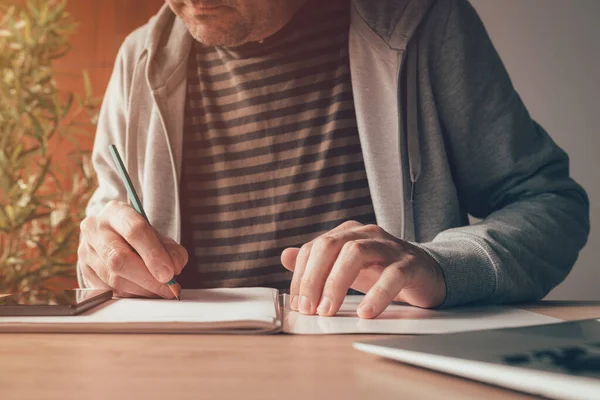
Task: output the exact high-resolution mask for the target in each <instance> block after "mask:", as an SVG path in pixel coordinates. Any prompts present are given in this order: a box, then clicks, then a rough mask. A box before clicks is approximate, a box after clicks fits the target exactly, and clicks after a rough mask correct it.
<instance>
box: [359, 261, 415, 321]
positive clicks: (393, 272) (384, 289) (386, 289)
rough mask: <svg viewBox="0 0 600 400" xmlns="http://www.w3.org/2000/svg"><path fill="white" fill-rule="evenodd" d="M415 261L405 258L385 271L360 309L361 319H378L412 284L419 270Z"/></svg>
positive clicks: (368, 293)
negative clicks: (401, 292)
mask: <svg viewBox="0 0 600 400" xmlns="http://www.w3.org/2000/svg"><path fill="white" fill-rule="evenodd" d="M413 261H414V258H413V257H403V258H402V259H401V260H400V261H398V262H396V263H394V264H391V265H389V266H388V267H386V268H385V269H384V270H383V272H382V273H381V276H380V277H379V279H378V280H377V282H376V283H375V284H374V285H373V287H371V289H370V290H369V291H368V292H367V294H366V296H365V298H364V299H363V301H362V302H361V304H360V306H359V307H358V310H357V314H358V316H359V317H360V318H375V317H377V316H378V315H379V314H381V313H382V312H383V311H384V310H385V309H386V308H387V306H389V305H390V303H391V302H392V300H394V298H396V297H397V296H398V294H399V293H400V291H401V290H402V289H403V288H404V287H406V286H410V285H411V284H412V281H413V279H414V276H415V271H416V268H417V267H416V264H415V263H414V262H413Z"/></svg>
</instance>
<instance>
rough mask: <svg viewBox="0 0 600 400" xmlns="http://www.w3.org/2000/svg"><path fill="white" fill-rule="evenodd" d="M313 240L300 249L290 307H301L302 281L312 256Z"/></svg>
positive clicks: (295, 308)
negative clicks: (309, 258)
mask: <svg viewBox="0 0 600 400" xmlns="http://www.w3.org/2000/svg"><path fill="white" fill-rule="evenodd" d="M311 247H312V242H309V243H307V244H305V245H304V246H302V247H301V248H300V250H299V251H298V256H297V257H296V264H295V265H294V275H293V276H292V283H291V285H290V307H291V309H292V310H296V311H297V310H298V307H299V303H300V302H299V293H300V282H301V280H302V276H303V274H304V270H305V269H306V262H307V261H308V257H309V256H310V251H311Z"/></svg>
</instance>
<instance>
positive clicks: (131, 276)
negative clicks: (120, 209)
mask: <svg viewBox="0 0 600 400" xmlns="http://www.w3.org/2000/svg"><path fill="white" fill-rule="evenodd" d="M89 233H91V234H90V235H88V236H87V237H86V241H85V242H84V243H82V244H81V245H80V247H82V251H81V252H80V258H81V259H82V261H83V262H84V263H85V264H86V265H87V266H89V267H90V268H91V269H92V270H93V271H94V273H95V275H96V276H97V277H98V278H100V279H101V280H102V281H103V282H104V283H105V284H107V285H108V286H109V287H111V288H113V289H114V290H115V291H116V292H118V293H131V294H134V295H139V296H145V297H156V296H157V295H158V296H162V297H165V298H169V299H170V298H173V297H174V295H173V293H171V291H170V289H169V288H168V286H167V285H166V284H164V283H161V282H158V281H157V280H156V279H155V278H154V277H153V276H152V274H150V272H149V271H148V269H147V268H146V266H145V264H144V262H143V261H142V259H141V258H140V257H139V255H137V254H136V253H135V252H134V251H133V250H132V249H131V247H130V246H129V245H128V244H127V243H125V242H124V240H123V239H122V238H121V237H120V236H119V235H118V234H117V233H115V232H113V231H112V230H109V229H104V230H102V232H94V231H93V230H92V231H91V232H89ZM94 233H95V234H94ZM86 246H87V247H86ZM92 279H93V278H92ZM140 288H141V289H142V290H140Z"/></svg>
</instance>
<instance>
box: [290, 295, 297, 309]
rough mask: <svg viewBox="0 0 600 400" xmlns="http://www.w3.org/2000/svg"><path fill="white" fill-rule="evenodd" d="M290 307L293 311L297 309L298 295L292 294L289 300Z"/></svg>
mask: <svg viewBox="0 0 600 400" xmlns="http://www.w3.org/2000/svg"><path fill="white" fill-rule="evenodd" d="M290 308H291V309H292V310H294V311H298V296H296V295H293V296H292V300H291V301H290Z"/></svg>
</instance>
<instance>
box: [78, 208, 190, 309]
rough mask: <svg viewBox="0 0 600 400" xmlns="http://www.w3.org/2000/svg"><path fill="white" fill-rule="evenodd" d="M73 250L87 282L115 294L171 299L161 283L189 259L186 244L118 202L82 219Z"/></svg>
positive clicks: (179, 269)
mask: <svg viewBox="0 0 600 400" xmlns="http://www.w3.org/2000/svg"><path fill="white" fill-rule="evenodd" d="M77 255H78V261H77V264H78V268H80V270H81V273H82V276H83V279H84V280H85V282H86V283H87V284H88V286H89V287H91V288H102V289H104V288H107V289H112V290H113V291H114V294H115V296H119V297H135V296H141V297H157V296H159V297H165V298H173V297H174V295H173V293H171V290H170V289H169V287H168V286H167V285H166V282H168V281H169V280H171V278H173V276H174V275H179V273H180V272H181V270H182V269H183V267H184V266H185V264H186V263H187V262H188V253H187V251H186V250H185V248H183V247H182V246H180V245H179V244H177V243H176V242H175V241H174V240H173V239H171V238H168V237H165V236H162V235H160V234H159V233H157V232H156V231H155V230H154V229H153V228H152V227H151V226H150V225H149V224H148V223H147V222H146V220H145V219H144V217H142V216H141V215H140V214H138V213H137V212H136V211H135V210H134V209H133V208H131V207H129V206H128V205H127V204H125V203H121V202H118V201H111V202H109V203H108V204H107V205H106V206H105V207H104V209H103V210H102V211H101V212H100V214H99V215H98V216H96V217H88V218H86V219H84V220H83V222H82V223H81V242H80V243H79V248H78V250H77Z"/></svg>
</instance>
